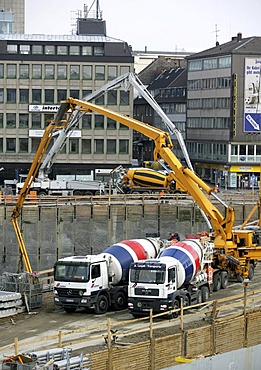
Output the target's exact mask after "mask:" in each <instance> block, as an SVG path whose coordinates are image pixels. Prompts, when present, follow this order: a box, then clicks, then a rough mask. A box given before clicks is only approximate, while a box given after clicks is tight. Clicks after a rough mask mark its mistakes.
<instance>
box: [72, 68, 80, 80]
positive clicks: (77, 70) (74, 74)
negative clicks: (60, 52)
mask: <svg viewBox="0 0 261 370" xmlns="http://www.w3.org/2000/svg"><path fill="white" fill-rule="evenodd" d="M70 79H71V80H79V79H80V66H76V65H73V66H70Z"/></svg>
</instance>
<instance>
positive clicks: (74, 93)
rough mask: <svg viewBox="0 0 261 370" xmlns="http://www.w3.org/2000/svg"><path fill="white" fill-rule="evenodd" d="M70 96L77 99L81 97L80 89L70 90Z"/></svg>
mask: <svg viewBox="0 0 261 370" xmlns="http://www.w3.org/2000/svg"><path fill="white" fill-rule="evenodd" d="M70 97H72V98H75V99H79V97H80V93H79V90H70Z"/></svg>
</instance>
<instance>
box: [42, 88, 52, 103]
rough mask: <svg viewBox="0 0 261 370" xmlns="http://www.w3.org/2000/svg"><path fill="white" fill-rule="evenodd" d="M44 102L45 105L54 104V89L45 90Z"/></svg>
mask: <svg viewBox="0 0 261 370" xmlns="http://www.w3.org/2000/svg"><path fill="white" fill-rule="evenodd" d="M44 101H45V103H54V90H53V89H45V90H44Z"/></svg>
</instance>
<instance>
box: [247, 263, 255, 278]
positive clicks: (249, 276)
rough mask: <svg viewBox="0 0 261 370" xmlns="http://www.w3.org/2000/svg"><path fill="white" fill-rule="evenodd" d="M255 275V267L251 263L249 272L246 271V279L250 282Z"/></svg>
mask: <svg viewBox="0 0 261 370" xmlns="http://www.w3.org/2000/svg"><path fill="white" fill-rule="evenodd" d="M254 274H255V267H254V265H253V264H252V263H250V265H249V271H248V279H249V280H252V279H253V277H254Z"/></svg>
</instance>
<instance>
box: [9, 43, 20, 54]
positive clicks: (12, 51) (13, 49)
mask: <svg viewBox="0 0 261 370" xmlns="http://www.w3.org/2000/svg"><path fill="white" fill-rule="evenodd" d="M17 52H18V45H7V53H10V54H17Z"/></svg>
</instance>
